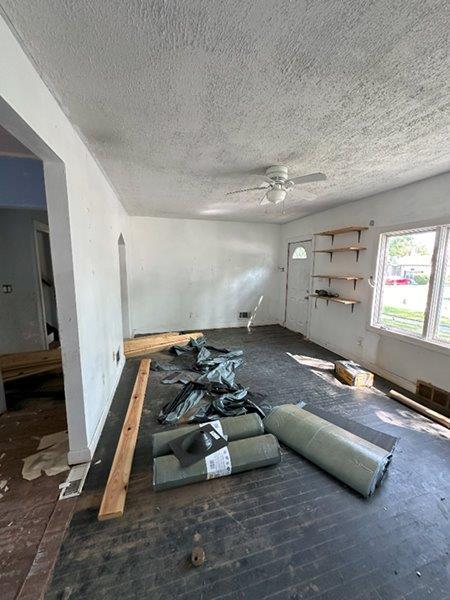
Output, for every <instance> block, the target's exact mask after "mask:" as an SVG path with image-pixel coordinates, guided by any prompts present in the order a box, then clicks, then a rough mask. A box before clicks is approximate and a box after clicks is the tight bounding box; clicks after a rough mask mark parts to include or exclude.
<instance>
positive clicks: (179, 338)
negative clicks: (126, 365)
mask: <svg viewBox="0 0 450 600" xmlns="http://www.w3.org/2000/svg"><path fill="white" fill-rule="evenodd" d="M202 336H203V333H202V332H200V331H194V332H193V333H186V334H182V335H176V336H173V337H169V336H167V337H162V338H157V337H156V336H155V337H154V338H153V339H151V340H146V339H145V338H136V339H133V340H127V341H125V342H124V353H125V356H126V357H127V358H129V357H131V356H142V355H144V354H151V353H152V352H161V351H162V350H168V349H169V348H171V347H172V346H174V345H175V344H187V343H188V342H189V340H190V339H197V338H199V337H202Z"/></svg>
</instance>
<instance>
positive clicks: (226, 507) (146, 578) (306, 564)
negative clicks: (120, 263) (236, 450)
mask: <svg viewBox="0 0 450 600" xmlns="http://www.w3.org/2000/svg"><path fill="white" fill-rule="evenodd" d="M207 335H208V338H209V339H210V341H211V342H212V343H214V344H216V345H219V346H235V347H240V348H243V349H244V353H245V360H246V362H245V365H244V366H243V367H242V368H241V369H240V371H239V376H238V380H239V381H240V382H242V383H243V384H244V385H248V386H250V388H251V389H252V390H254V391H260V392H264V393H266V394H267V398H268V400H270V401H271V402H273V403H276V404H282V403H288V402H299V401H300V400H304V401H306V402H309V403H310V404H314V405H316V406H319V407H320V408H323V409H327V410H330V411H335V412H337V413H339V414H341V415H343V416H346V417H350V418H353V419H355V420H357V421H359V422H361V423H363V424H365V425H368V426H371V427H374V428H377V429H379V430H380V431H384V432H386V433H389V434H392V435H395V436H397V437H399V438H400V441H399V444H398V446H397V450H396V452H395V455H394V459H393V461H392V464H391V466H390V468H389V472H388V476H387V478H386V479H385V481H384V482H383V485H382V487H381V488H380V489H379V490H378V491H377V493H376V494H375V496H374V497H373V498H371V499H369V500H365V499H363V498H361V497H359V496H358V495H357V494H356V493H354V492H352V491H351V490H349V489H348V488H346V487H345V486H343V485H342V484H340V483H339V482H338V481H336V480H334V479H333V478H331V477H330V476H328V475H327V474H326V473H324V472H322V471H320V470H319V469H317V468H316V467H315V466H314V465H312V464H310V463H308V462H307V461H306V460H304V459H302V458H300V457H299V456H298V455H295V454H294V453H292V452H291V451H289V450H288V449H285V448H283V460H282V463H281V464H280V465H278V466H276V467H269V468H266V469H259V470H255V471H252V472H248V473H242V474H240V475H235V476H231V477H225V478H222V479H216V480H212V481H209V482H204V483H201V484H195V485H191V486H187V487H185V488H180V489H178V490H171V491H167V492H160V493H154V492H153V491H152V488H151V462H152V461H151V434H152V433H153V432H154V431H156V430H158V429H160V426H159V425H158V424H157V422H156V418H155V417H156V414H157V412H158V410H159V407H160V406H161V405H162V404H163V403H164V402H166V401H167V400H168V399H169V398H172V397H173V395H174V394H175V393H176V387H175V386H164V385H162V384H160V383H159V380H160V379H161V375H160V374H158V373H154V372H152V374H151V377H150V385H149V389H148V393H147V398H146V403H145V407H144V413H143V418H142V423H141V430H140V435H139V440H138V446H137V451H136V455H135V461H134V466H133V473H132V479H131V482H130V487H129V492H128V499H127V504H126V510H125V515H124V517H123V518H122V519H118V520H114V521H106V522H98V521H97V511H98V506H99V504H100V499H101V493H102V490H103V487H104V484H105V482H106V479H107V475H108V470H109V466H110V464H111V461H112V458H113V453H114V449H115V445H116V442H117V438H118V435H119V430H120V427H121V423H122V419H123V416H124V412H125V408H126V405H127V403H128V399H129V395H130V393H131V389H132V386H133V381H134V377H135V375H136V372H137V365H138V361H128V362H127V365H126V367H125V370H124V374H123V377H122V380H121V382H120V385H119V388H118V391H117V394H116V397H115V399H114V402H113V405H112V408H111V412H110V415H109V418H108V421H107V424H106V427H105V430H104V433H103V435H102V438H101V440H100V444H99V447H98V451H97V453H96V456H95V459H94V461H93V466H92V468H91V472H90V474H89V476H88V480H87V483H86V488H85V493H84V494H83V495H82V497H81V498H80V499H79V501H78V503H77V507H76V514H75V515H74V518H73V520H72V522H71V525H70V528H69V531H68V534H67V536H66V539H65V541H64V544H63V546H62V549H61V554H60V557H59V560H58V563H57V567H56V570H55V573H54V577H53V581H52V584H51V586H50V589H49V590H48V592H47V596H46V597H47V598H49V599H55V598H64V600H67V599H68V598H71V599H74V598H83V599H87V598H88V599H89V600H94V599H97V598H108V599H109V598H112V597H113V598H115V597H120V598H148V599H151V600H158V599H161V600H163V599H171V598H183V599H192V598H196V599H197V598H198V599H204V600H212V599H219V598H220V599H227V600H232V599H233V600H234V599H242V600H244V599H245V600H253V599H255V600H260V599H262V598H273V599H275V598H276V599H280V600H285V599H289V600H294V599H300V598H301V599H305V598H306V599H310V598H311V599H312V598H314V599H316V600H319V599H320V600H326V599H330V600H340V599H342V600H351V599H354V598H359V599H360V600H395V599H397V598H399V599H400V598H408V600H422V599H436V600H443V599H445V598H450V557H449V551H450V549H449V540H450V522H449V500H450V444H449V440H450V436H449V434H448V431H447V430H445V429H444V428H442V427H441V426H439V425H436V424H434V423H432V422H431V421H429V420H427V419H426V418H424V417H422V416H420V415H418V414H416V413H414V412H412V411H410V410H409V409H407V408H406V407H404V406H402V405H400V404H397V403H396V402H395V401H393V400H390V399H389V398H387V397H386V395H385V392H386V391H388V390H389V389H390V387H391V386H390V385H389V384H388V383H387V382H384V381H382V380H379V379H377V381H376V388H374V389H371V390H368V389H359V390H358V389H353V388H349V387H347V386H344V385H342V384H340V383H339V382H337V381H336V380H335V379H334V377H333V375H332V374H331V372H330V365H329V364H328V362H327V361H330V360H335V359H336V356H335V355H333V354H332V353H330V352H328V351H326V350H324V349H323V348H321V347H319V346H316V345H314V344H312V343H309V342H305V341H304V340H302V338H301V336H299V335H296V334H293V333H291V332H289V331H287V330H285V329H282V328H281V327H276V326H273V327H260V328H256V329H254V330H253V332H252V333H250V334H249V333H248V332H247V331H246V330H244V329H228V330H220V331H219V330H216V331H211V332H208V333H207ZM287 353H291V354H293V355H295V356H296V357H297V360H294V358H292V357H291V356H289V355H288V354H287ZM98 460H101V462H100V463H99V464H97V465H95V462H96V461H98ZM194 545H201V546H203V548H204V549H205V551H206V563H205V564H204V566H203V567H200V568H194V567H192V566H190V564H189V561H188V557H189V555H190V552H191V549H192V547H193V546H194Z"/></svg>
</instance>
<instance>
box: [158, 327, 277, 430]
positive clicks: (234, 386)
mask: <svg viewBox="0 0 450 600" xmlns="http://www.w3.org/2000/svg"><path fill="white" fill-rule="evenodd" d="M170 352H171V354H175V356H176V359H175V361H174V362H170V363H161V362H155V363H152V369H153V370H156V371H166V372H168V373H169V374H168V375H167V377H165V378H164V379H163V380H162V383H165V384H174V383H181V384H183V389H182V390H181V391H180V392H179V394H177V396H176V397H175V398H174V399H173V400H171V401H170V402H168V403H167V404H165V405H164V406H163V408H162V409H161V412H160V413H159V416H158V421H159V422H160V423H164V424H172V423H176V422H177V421H178V420H179V419H180V418H181V417H182V416H184V415H185V414H186V413H187V412H190V411H191V410H192V408H193V407H195V406H196V405H197V404H199V403H200V401H201V400H203V401H204V402H203V403H202V405H201V406H200V407H199V408H198V410H197V411H195V412H194V413H193V414H192V415H191V416H190V417H189V421H190V422H206V421H212V420H215V419H217V418H220V417H236V416H239V415H244V414H246V413H248V412H256V413H258V414H259V415H260V417H261V418H264V417H265V414H266V413H265V410H264V408H263V406H262V405H261V404H262V401H263V399H264V396H263V394H258V393H252V392H250V391H249V390H248V389H247V388H245V387H243V386H242V385H240V384H239V383H236V369H237V368H238V367H240V366H241V365H242V363H243V352H242V350H228V349H226V348H216V347H214V346H210V345H208V344H207V343H206V338H205V337H202V338H198V339H196V340H193V339H191V340H190V342H189V344H188V345H186V346H172V348H171V349H170Z"/></svg>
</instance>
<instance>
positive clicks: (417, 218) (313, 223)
mask: <svg viewBox="0 0 450 600" xmlns="http://www.w3.org/2000/svg"><path fill="white" fill-rule="evenodd" d="M442 219H448V221H450V173H446V174H443V175H439V176H436V177H432V178H429V179H426V180H423V181H420V182H417V183H414V184H410V185H407V186H404V187H402V188H397V189H395V190H391V191H389V192H384V193H382V194H377V195H376V196H371V197H369V198H365V199H364V200H360V201H358V202H352V203H349V204H346V205H344V206H340V207H337V208H334V209H332V210H328V211H325V212H321V213H318V214H316V215H312V216H310V217H306V218H305V219H300V220H297V221H293V222H292V223H289V224H287V225H284V226H283V230H282V236H281V245H280V256H281V257H284V261H285V260H286V259H285V257H286V249H287V243H288V241H297V240H300V239H302V238H303V237H310V236H311V234H313V233H315V232H318V231H324V230H327V229H333V228H338V227H345V226H349V225H365V226H369V223H370V221H372V220H373V221H374V226H373V227H370V229H369V230H368V231H367V232H364V233H363V235H362V239H361V244H362V245H363V246H366V247H367V250H366V251H363V252H361V255H360V259H359V262H358V263H356V262H355V256H354V255H353V254H334V255H333V262H332V263H330V262H329V257H328V255H327V254H316V255H315V273H319V272H321V273H336V274H337V273H345V274H347V273H349V274H353V273H355V274H358V275H362V276H363V277H364V278H365V279H364V281H362V282H359V283H358V284H357V289H356V291H353V288H352V284H351V283H344V282H342V283H340V282H338V281H333V282H332V289H335V290H336V291H337V292H338V293H340V294H341V295H342V296H345V295H346V296H348V297H350V298H356V299H359V300H361V304H360V305H358V306H356V307H355V310H354V313H353V314H352V313H351V311H350V308H349V307H347V306H342V305H339V304H333V303H329V305H328V306H327V305H326V303H325V302H324V301H320V300H319V301H318V302H317V308H314V301H313V300H312V301H311V304H312V307H311V313H310V314H311V318H310V330H309V336H310V338H311V339H312V340H313V341H315V342H317V343H319V344H322V345H323V346H326V347H329V348H331V349H332V350H335V351H336V352H338V353H340V354H342V355H343V356H346V357H348V358H351V359H354V360H359V361H361V362H363V363H365V364H367V365H373V366H375V367H376V368H377V369H378V370H379V371H380V372H382V373H384V374H385V375H386V376H388V378H390V379H391V380H393V381H397V382H398V383H399V384H401V385H404V386H406V387H407V388H409V389H414V386H415V382H416V380H417V379H425V380H426V381H432V382H433V383H434V384H436V385H438V386H440V387H442V388H444V389H450V371H449V368H448V366H449V360H450V356H449V355H448V354H445V353H442V352H439V351H435V350H430V349H427V348H424V347H420V346H417V345H413V344H412V343H408V342H404V341H402V340H400V339H396V338H392V337H389V336H386V335H382V334H378V333H377V332H374V331H373V330H371V329H369V327H368V323H369V314H370V308H371V301H372V288H371V287H370V285H369V284H368V281H367V278H368V277H369V275H375V272H374V271H375V264H376V251H377V245H378V237H379V233H380V229H382V228H386V227H391V226H392V228H393V229H394V230H395V229H402V227H404V226H407V225H409V224H413V223H420V222H423V221H431V222H432V221H433V220H442ZM356 241H357V239H356V234H355V233H352V234H347V235H343V236H339V237H336V238H335V241H334V245H335V246H340V245H342V246H346V245H349V243H355V242H356ZM330 242H331V241H330V239H329V238H325V237H318V238H316V248H325V247H329V245H330ZM285 282H286V280H285V277H283V282H282V284H281V286H280V295H281V296H283V297H284V293H285V292H284V287H285ZM313 285H314V286H315V287H316V288H317V287H327V286H328V282H327V281H322V280H314V283H313ZM280 319H281V320H283V319H284V315H283V311H282V310H281V312H280Z"/></svg>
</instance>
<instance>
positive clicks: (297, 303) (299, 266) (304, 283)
mask: <svg viewBox="0 0 450 600" xmlns="http://www.w3.org/2000/svg"><path fill="white" fill-rule="evenodd" d="M311 246H312V241H311V240H304V241H300V242H290V243H289V244H288V266H287V281H286V309H285V326H286V327H287V328H288V329H290V330H291V331H295V332H297V333H301V334H303V335H307V334H308V318H309V294H310V293H311V291H310V285H311V269H312V252H311Z"/></svg>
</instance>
